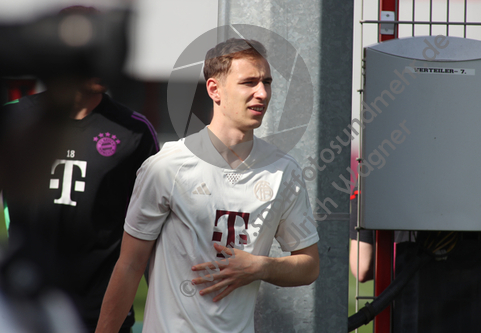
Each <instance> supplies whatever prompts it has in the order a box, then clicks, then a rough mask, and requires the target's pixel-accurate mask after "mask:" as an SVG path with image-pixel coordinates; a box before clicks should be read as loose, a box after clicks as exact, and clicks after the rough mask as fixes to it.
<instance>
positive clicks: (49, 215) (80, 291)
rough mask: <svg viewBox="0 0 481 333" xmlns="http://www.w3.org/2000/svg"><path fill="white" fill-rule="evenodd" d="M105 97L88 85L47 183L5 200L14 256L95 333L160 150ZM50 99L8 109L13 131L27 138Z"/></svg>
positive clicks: (141, 120) (39, 97) (142, 123)
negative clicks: (146, 171) (139, 176)
mask: <svg viewBox="0 0 481 333" xmlns="http://www.w3.org/2000/svg"><path fill="white" fill-rule="evenodd" d="M106 90H107V88H106V87H105V86H104V85H103V84H101V83H100V80H99V79H96V78H89V79H85V80H83V81H82V84H81V86H80V87H79V88H78V90H77V91H76V92H75V101H74V103H73V104H74V106H73V109H72V110H71V112H70V110H65V112H68V114H69V115H70V119H67V122H66V123H65V126H64V127H63V130H62V134H61V137H60V139H57V140H56V143H57V144H58V145H57V146H56V147H55V148H57V150H56V156H55V158H54V159H53V160H51V162H50V163H51V164H50V165H51V167H50V169H48V170H47V168H45V169H42V170H41V171H42V172H40V171H39V172H38V173H42V177H41V178H40V179H38V180H37V181H36V184H35V185H34V186H32V188H31V191H30V192H29V193H25V195H18V193H15V191H14V188H13V187H12V188H10V189H9V188H5V189H4V193H3V198H4V205H5V212H6V221H7V223H8V224H9V247H10V248H9V250H12V251H13V250H15V249H21V251H20V252H22V253H23V254H24V256H25V257H28V258H29V259H31V260H32V261H33V262H35V263H36V264H37V265H38V266H40V267H41V271H42V272H43V273H44V274H46V275H47V277H46V278H47V280H48V281H50V282H52V283H53V285H54V286H55V287H59V288H61V289H62V290H64V291H65V292H66V293H67V294H68V295H69V296H70V297H71V298H72V300H73V301H74V304H75V305H76V307H77V309H78V311H79V315H80V317H81V319H82V320H83V322H84V324H85V326H86V328H87V330H88V331H90V332H93V331H95V327H96V325H97V320H98V316H99V312H100V307H101V303H102V299H103V296H104V293H105V290H106V288H107V284H108V282H109V279H110V275H111V273H112V269H113V267H114V265H115V263H116V261H117V259H118V256H119V253H120V244H121V240H122V234H123V225H124V218H125V213H126V211H127V206H128V203H129V200H130V195H131V192H132V188H133V185H134V182H135V177H136V172H137V169H138V168H139V167H140V165H141V164H142V162H143V161H144V160H145V159H146V158H148V157H149V156H150V155H152V154H154V153H156V152H157V151H158V150H159V147H158V142H157V135H156V133H155V130H154V128H153V126H152V125H151V124H150V123H149V121H148V120H147V119H146V118H145V117H144V116H143V115H141V114H139V113H136V112H134V111H132V110H130V109H129V108H127V107H126V106H123V105H121V104H119V103H117V102H115V101H114V100H112V98H110V97H109V96H108V95H107V94H105V91H106ZM47 94H48V91H47V92H44V93H40V94H36V95H31V96H26V97H23V98H21V99H19V100H16V101H12V102H10V103H8V105H6V106H4V108H3V110H2V112H4V115H3V116H4V117H5V119H8V120H9V123H8V128H9V129H10V130H15V129H19V130H21V127H22V126H25V124H26V123H28V122H29V121H34V119H36V118H38V115H39V114H41V112H42V110H43V109H45V105H46V104H47V103H48V99H47ZM12 144H14V143H12ZM60 145H61V147H62V148H61V149H58V146H60ZM53 148H54V147H52V149H53ZM30 153H32V152H30ZM25 154H26V156H28V154H29V152H25ZM26 161H27V163H28V158H27V159H26ZM29 167H30V168H32V170H33V169H35V167H34V166H29ZM134 322H135V318H134V313H133V309H131V311H130V312H129V314H128V316H127V318H126V320H125V322H124V324H123V326H122V330H121V331H120V332H130V328H131V327H132V325H133V324H134Z"/></svg>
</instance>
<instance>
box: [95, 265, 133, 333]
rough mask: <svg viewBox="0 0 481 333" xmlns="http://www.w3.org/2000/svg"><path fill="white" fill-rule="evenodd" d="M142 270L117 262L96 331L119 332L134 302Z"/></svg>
mask: <svg viewBox="0 0 481 333" xmlns="http://www.w3.org/2000/svg"><path fill="white" fill-rule="evenodd" d="M141 278H142V272H140V274H138V273H137V274H136V272H135V271H132V270H131V268H130V267H128V266H126V265H123V264H122V263H121V262H117V265H116V266H115V268H114V271H113V273H112V277H111V279H110V283H109V286H108V288H107V291H106V293H105V296H104V300H103V302H102V310H101V311H100V318H99V322H98V324H97V330H96V331H95V332H96V333H107V332H109V333H110V332H112V333H114V332H115V333H117V332H118V331H119V329H120V327H121V326H122V323H123V322H124V320H125V318H126V317H127V314H128V312H129V310H130V308H131V306H132V304H133V302H134V298H135V294H136V292H137V287H138V285H139V282H140V279H141Z"/></svg>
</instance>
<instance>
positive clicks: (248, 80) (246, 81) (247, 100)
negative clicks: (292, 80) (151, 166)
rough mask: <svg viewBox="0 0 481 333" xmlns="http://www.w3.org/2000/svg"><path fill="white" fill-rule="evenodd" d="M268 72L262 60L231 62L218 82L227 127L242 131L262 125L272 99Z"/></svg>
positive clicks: (270, 80)
mask: <svg viewBox="0 0 481 333" xmlns="http://www.w3.org/2000/svg"><path fill="white" fill-rule="evenodd" d="M271 82H272V77H271V70H270V67H269V63H268V62H267V60H265V59H264V58H256V59H250V58H241V59H234V60H232V64H231V68H230V71H229V73H227V75H225V77H224V78H221V79H220V87H219V92H220V109H221V113H222V116H223V117H224V121H225V123H226V124H227V125H228V126H232V127H234V128H238V129H240V130H242V131H248V130H253V129H254V128H257V127H259V126H260V125H261V124H262V118H263V117H264V114H265V113H266V111H267V106H268V104H269V101H270V99H271Z"/></svg>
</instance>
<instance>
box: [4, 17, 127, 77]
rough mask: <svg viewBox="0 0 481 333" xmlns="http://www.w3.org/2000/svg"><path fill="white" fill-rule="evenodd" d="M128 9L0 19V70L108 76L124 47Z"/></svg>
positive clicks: (117, 69)
mask: <svg viewBox="0 0 481 333" xmlns="http://www.w3.org/2000/svg"><path fill="white" fill-rule="evenodd" d="M128 14H129V12H128V11H126V10H122V11H121V10H116V11H110V12H106V13H99V14H87V15H83V14H78V13H75V14H73V13H72V14H70V13H62V14H55V15H52V16H48V17H44V18H41V19H38V20H36V21H34V22H29V23H25V24H17V25H0V44H1V45H3V46H4V47H2V50H1V51H0V76H19V75H34V76H37V77H39V78H42V79H44V78H51V77H56V76H66V75H81V76H84V77H102V78H104V79H105V80H107V81H109V80H113V79H115V78H116V77H117V76H118V75H120V73H121V71H122V67H123V64H124V61H125V57H126V53H127V52H126V51H127V39H126V32H127V20H128V17H129V15H128Z"/></svg>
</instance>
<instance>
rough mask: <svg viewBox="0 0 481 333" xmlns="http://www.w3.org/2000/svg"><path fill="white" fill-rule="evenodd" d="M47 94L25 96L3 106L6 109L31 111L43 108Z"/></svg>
mask: <svg viewBox="0 0 481 333" xmlns="http://www.w3.org/2000/svg"><path fill="white" fill-rule="evenodd" d="M44 96H45V93H38V94H33V95H27V96H23V97H21V98H18V99H15V100H12V101H9V102H7V103H5V104H4V105H3V107H4V108H6V109H30V108H39V107H41V106H42V102H41V101H42V100H43V98H44Z"/></svg>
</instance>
